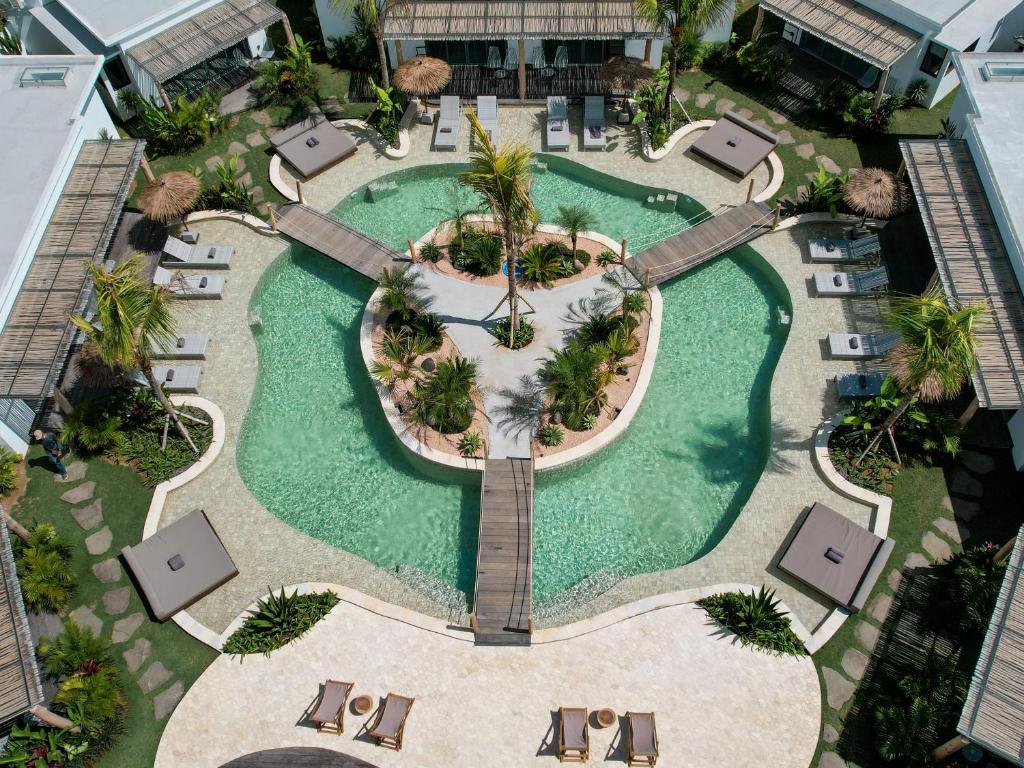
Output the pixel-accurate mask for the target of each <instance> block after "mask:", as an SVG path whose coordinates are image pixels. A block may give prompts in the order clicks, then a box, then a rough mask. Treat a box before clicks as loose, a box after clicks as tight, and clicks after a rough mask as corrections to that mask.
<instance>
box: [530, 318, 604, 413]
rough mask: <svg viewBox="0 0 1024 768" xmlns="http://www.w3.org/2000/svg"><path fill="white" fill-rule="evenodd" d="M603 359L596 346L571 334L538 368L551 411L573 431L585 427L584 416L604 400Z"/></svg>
mask: <svg viewBox="0 0 1024 768" xmlns="http://www.w3.org/2000/svg"><path fill="white" fill-rule="evenodd" d="M604 362H605V352H604V349H603V348H602V347H601V346H600V345H597V346H593V345H589V344H586V343H584V342H583V341H582V340H581V339H580V338H579V337H575V338H573V339H571V340H570V341H569V343H568V344H567V345H566V346H565V348H564V349H561V350H554V351H553V353H552V356H551V357H550V358H549V359H548V360H547V361H545V363H544V365H543V366H542V368H541V380H542V381H543V383H544V389H545V391H546V393H547V395H548V397H549V398H550V399H551V408H552V410H553V411H554V412H555V413H559V414H561V415H562V420H563V422H564V424H565V426H567V427H568V428H569V429H571V430H573V431H574V432H579V431H581V430H584V429H586V428H587V427H586V426H585V422H586V420H587V417H588V416H594V417H596V416H597V415H598V414H599V413H600V412H601V409H602V408H603V407H604V406H605V405H606V404H607V402H608V394H607V392H606V390H607V387H608V385H609V384H610V383H611V379H612V374H611V372H610V371H608V370H607V368H606V367H605V366H604Z"/></svg>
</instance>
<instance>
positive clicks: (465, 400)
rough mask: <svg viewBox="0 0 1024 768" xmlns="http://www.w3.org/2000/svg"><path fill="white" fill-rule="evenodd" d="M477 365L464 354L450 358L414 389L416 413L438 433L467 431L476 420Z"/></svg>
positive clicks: (421, 420) (414, 410)
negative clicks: (474, 400)
mask: <svg viewBox="0 0 1024 768" xmlns="http://www.w3.org/2000/svg"><path fill="white" fill-rule="evenodd" d="M476 371H477V364H476V362H475V361H473V360H467V359H466V358H464V357H450V358H448V359H446V360H442V361H440V362H439V363H438V364H437V368H436V370H434V372H433V373H431V374H430V375H429V376H427V377H426V378H425V379H424V380H423V381H421V382H417V384H416V386H415V387H414V388H413V394H412V397H413V401H414V402H415V405H414V406H413V414H414V416H415V417H416V419H417V420H418V421H419V422H420V423H422V424H426V425H428V426H430V427H433V428H434V429H436V430H437V431H438V432H443V433H445V434H451V433H453V432H464V431H465V430H466V429H468V428H469V425H470V424H471V423H472V421H473V396H472V392H473V386H474V384H475V383H476Z"/></svg>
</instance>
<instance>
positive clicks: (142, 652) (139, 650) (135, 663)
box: [121, 637, 153, 675]
mask: <svg viewBox="0 0 1024 768" xmlns="http://www.w3.org/2000/svg"><path fill="white" fill-rule="evenodd" d="M152 652H153V644H152V643H151V642H149V640H147V639H146V638H144V637H140V638H139V639H137V640H136V641H135V645H133V646H132V647H131V648H129V649H128V650H127V651H125V652H124V653H122V654H121V656H123V657H124V663H125V666H127V667H128V671H129V672H131V673H132V674H133V675H134V674H135V673H136V672H138V671H139V669H140V668H141V667H142V665H143V664H145V663H146V659H148V658H149V654H150V653H152Z"/></svg>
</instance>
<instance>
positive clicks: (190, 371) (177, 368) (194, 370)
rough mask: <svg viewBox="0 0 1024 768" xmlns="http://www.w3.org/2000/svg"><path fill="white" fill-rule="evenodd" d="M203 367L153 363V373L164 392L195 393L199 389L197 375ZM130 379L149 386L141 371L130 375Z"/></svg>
mask: <svg viewBox="0 0 1024 768" xmlns="http://www.w3.org/2000/svg"><path fill="white" fill-rule="evenodd" d="M202 372H203V369H202V368H200V367H199V366H198V365H175V364H174V363H169V364H167V365H154V366H153V375H154V376H155V377H156V380H157V381H158V382H160V385H161V386H162V387H163V389H164V391H166V392H176V393H183V394H195V393H196V392H198V391H199V376H200V374H201V373H202ZM131 378H132V381H134V382H136V383H137V384H141V385H144V386H149V380H148V379H147V378H146V377H145V376H143V375H142V374H141V373H136V374H133V375H132V377H131Z"/></svg>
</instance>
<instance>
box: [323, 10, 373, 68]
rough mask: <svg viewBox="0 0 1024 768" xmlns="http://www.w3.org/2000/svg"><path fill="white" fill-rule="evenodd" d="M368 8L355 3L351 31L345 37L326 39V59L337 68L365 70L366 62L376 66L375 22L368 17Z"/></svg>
mask: <svg viewBox="0 0 1024 768" xmlns="http://www.w3.org/2000/svg"><path fill="white" fill-rule="evenodd" d="M368 10H369V9H368V8H367V6H366V4H365V3H356V4H355V6H354V7H353V9H352V11H353V12H352V31H351V32H349V33H348V34H347V35H345V37H331V38H329V39H328V40H327V60H328V61H329V62H330V63H331V64H332V65H333V66H335V67H337V68H338V69H348V70H351V71H354V72H365V71H367V65H368V64H369V65H370V66H372V67H373V68H374V69H376V68H377V41H376V39H375V38H374V27H375V24H374V21H373V19H372V18H369V17H368V14H367V11H368ZM371 62H372V63H371Z"/></svg>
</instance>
